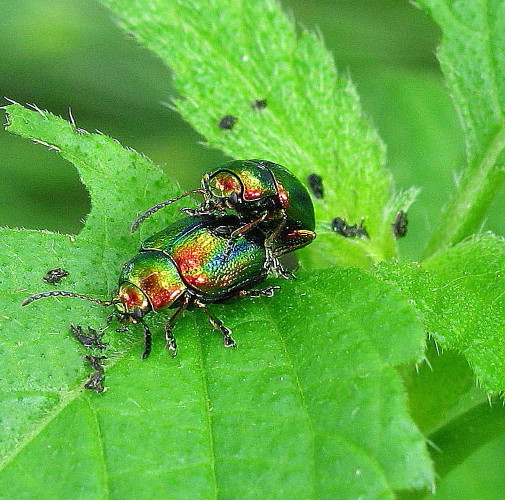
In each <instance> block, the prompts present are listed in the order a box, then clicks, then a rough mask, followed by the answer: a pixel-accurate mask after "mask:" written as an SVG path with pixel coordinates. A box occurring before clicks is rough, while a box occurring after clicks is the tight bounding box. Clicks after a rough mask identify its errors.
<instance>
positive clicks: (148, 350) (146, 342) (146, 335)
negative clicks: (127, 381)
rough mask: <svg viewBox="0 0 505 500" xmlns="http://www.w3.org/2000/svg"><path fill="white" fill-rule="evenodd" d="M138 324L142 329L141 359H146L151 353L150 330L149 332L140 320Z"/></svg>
mask: <svg viewBox="0 0 505 500" xmlns="http://www.w3.org/2000/svg"><path fill="white" fill-rule="evenodd" d="M139 323H140V324H141V325H142V327H143V328H144V352H143V353H142V359H146V358H147V357H148V356H149V354H150V353H151V343H152V337H151V330H149V327H148V326H147V325H146V324H145V323H144V322H143V321H142V320H139Z"/></svg>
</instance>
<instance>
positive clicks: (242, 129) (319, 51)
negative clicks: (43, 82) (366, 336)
mask: <svg viewBox="0 0 505 500" xmlns="http://www.w3.org/2000/svg"><path fill="white" fill-rule="evenodd" d="M102 3H103V4H104V5H106V6H107V7H109V8H110V9H111V10H112V11H113V12H114V14H115V15H116V16H117V17H118V19H119V20H120V24H121V25H122V26H123V27H124V28H125V29H127V30H128V31H129V32H131V33H132V34H133V35H134V36H135V37H136V38H137V39H138V40H139V41H140V42H141V43H142V44H143V45H145V46H146V47H148V48H149V49H151V50H152V51H153V52H154V53H156V54H157V55H158V56H159V57H161V59H162V60H163V61H164V62H165V63H166V64H167V65H169V66H170V67H171V68H172V69H173V70H174V83H175V86H176V88H177V90H178V91H179V93H180V95H181V96H182V99H176V100H175V105H176V109H177V110H178V111H179V112H180V113H181V114H182V116H183V117H184V118H185V119H186V120H188V121H189V123H191V124H192V125H193V127H195V129H196V130H197V131H198V132H200V133H201V134H202V135H203V136H204V137H205V139H206V141H207V142H208V144H210V145H211V146H213V147H217V148H220V149H222V150H223V151H224V152H225V153H226V154H229V155H230V156H232V157H235V158H239V159H241V158H251V157H258V158H266V159H269V160H272V161H276V162H279V163H281V164H283V165H285V166H287V167H288V168H289V169H290V170H291V171H292V172H293V173H294V174H295V175H297V176H298V177H299V178H300V179H301V180H302V181H304V182H305V180H306V179H307V176H308V175H310V174H312V173H317V174H319V175H320V176H322V178H323V183H324V190H325V196H324V199H322V200H315V205H316V215H317V218H318V221H319V226H320V228H319V229H320V230H319V234H320V244H319V248H320V249H321V251H318V250H317V249H316V250H313V251H314V252H317V253H318V255H319V256H321V255H326V256H327V258H328V259H331V260H333V262H334V261H335V260H338V261H340V262H343V263H351V264H358V265H360V266H367V265H369V264H370V262H371V261H372V262H373V261H377V260H380V259H381V258H389V257H391V256H392V255H394V254H395V253H396V245H395V242H394V238H393V235H392V231H391V222H393V220H394V218H395V215H396V212H397V210H399V208H401V207H403V208H405V207H406V206H408V205H409V204H410V202H411V201H412V197H413V193H407V194H404V195H402V196H399V197H396V198H394V199H393V198H392V197H393V192H392V179H391V176H390V174H389V172H388V171H387V170H386V169H385V168H384V162H385V160H384V148H383V145H382V144H381V142H380V140H379V139H378V137H377V135H376V133H375V131H374V129H373V128H372V127H371V126H370V124H369V123H368V122H367V120H366V119H365V118H364V117H363V115H362V111H361V108H360V104H359V99H358V96H357V94H356V91H355V88H354V86H353V85H352V83H351V82H350V81H348V79H346V78H344V77H342V76H340V75H338V74H337V71H336V69H335V65H334V62H333V59H332V57H331V55H330V54H329V53H328V51H327V50H326V49H325V47H324V45H323V44H322V42H321V40H320V39H319V37H318V36H317V35H315V34H313V33H311V32H309V31H307V30H306V29H302V30H301V34H300V36H297V34H296V29H295V26H294V25H293V24H292V23H291V22H290V20H288V18H287V16H286V15H285V14H284V13H283V12H282V10H281V9H280V6H279V4H278V2H276V1H274V0H261V1H255V2H246V1H238V2H228V1H225V0H212V1H210V2H206V3H205V5H203V4H202V3H201V2H198V1H189V2H188V1H182V0H175V1H174V0H155V1H152V0H149V1H147V0H142V1H137V2H129V1H127V0H102ZM263 99H266V103H267V105H266V108H264V109H262V110H258V109H254V108H253V106H252V104H253V103H254V102H255V101H256V100H263ZM226 115H228V116H233V117H235V118H237V119H238V121H237V122H236V124H235V126H234V127H233V129H232V130H223V129H221V128H220V127H219V126H218V124H219V122H220V119H221V118H222V117H223V116H226ZM337 216H338V217H341V218H344V219H347V220H348V221H349V222H350V223H351V224H353V223H359V222H360V220H361V219H362V218H363V219H364V221H365V226H366V228H367V230H368V232H369V234H370V235H371V238H370V240H367V239H364V240H354V241H350V240H346V239H345V238H342V237H340V236H337V235H335V234H329V235H328V234H324V232H325V230H326V232H328V230H329V226H330V221H331V220H332V219H333V218H334V217H337ZM323 240H324V241H323ZM327 249H329V251H326V250H327ZM309 261H310V263H311V265H313V266H315V265H318V259H313V258H312V259H311V258H310V256H307V262H309Z"/></svg>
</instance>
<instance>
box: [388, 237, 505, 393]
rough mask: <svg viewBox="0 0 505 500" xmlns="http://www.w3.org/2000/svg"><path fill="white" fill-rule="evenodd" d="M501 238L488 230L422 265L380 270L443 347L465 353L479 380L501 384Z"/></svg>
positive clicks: (504, 255)
mask: <svg viewBox="0 0 505 500" xmlns="http://www.w3.org/2000/svg"><path fill="white" fill-rule="evenodd" d="M504 267H505V240H503V239H502V238H499V237H497V236H494V235H491V234H486V235H483V236H480V237H476V238H474V239H472V240H470V241H467V242H464V243H460V244H459V245H456V246H455V247H453V248H450V249H448V250H446V251H445V252H440V253H438V254H437V255H436V256H434V257H432V258H431V259H429V260H428V261H426V262H425V263H424V265H423V267H421V266H420V265H418V264H417V265H416V264H413V265H397V266H392V265H387V264H383V265H381V266H380V267H379V270H378V272H379V275H382V276H383V277H385V278H386V279H387V280H388V281H389V282H392V283H396V284H397V286H399V287H400V288H401V289H402V290H403V291H404V292H405V293H406V294H407V295H408V296H410V297H411V298H412V299H413V300H414V301H415V304H416V307H417V308H418V309H419V311H420V312H421V313H422V315H423V318H424V321H425V324H426V329H427V331H428V332H429V333H430V334H431V335H433V337H434V339H435V340H436V341H437V343H438V344H440V346H441V347H442V348H449V349H456V350H458V351H459V352H461V353H463V354H464V356H465V357H466V359H467V360H468V362H469V364H470V366H471V367H472V369H473V371H474V373H475V375H476V377H477V379H478V381H479V383H480V385H481V386H482V387H483V388H484V389H485V390H487V391H489V392H492V391H503V390H505V364H504V363H503V359H505V337H504V335H503V328H504V326H505V313H504V311H505V309H504V305H505V303H504V302H505V281H504V280H505V277H504V276H503V269H504Z"/></svg>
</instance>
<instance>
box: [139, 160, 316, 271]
mask: <svg viewBox="0 0 505 500" xmlns="http://www.w3.org/2000/svg"><path fill="white" fill-rule="evenodd" d="M190 194H200V195H202V196H203V202H202V203H201V205H200V206H199V207H198V208H196V209H195V210H192V209H188V208H184V209H182V210H181V211H183V212H185V213H187V214H192V215H196V214H215V215H223V214H226V213H228V212H229V211H232V213H235V214H236V215H237V216H238V217H239V220H240V224H239V226H238V227H237V228H236V229H235V230H234V231H233V233H232V235H231V238H230V244H231V242H232V241H233V240H234V239H236V238H239V237H240V236H241V235H243V234H245V233H247V232H248V231H251V230H253V229H259V230H260V231H261V232H262V233H263V235H264V236H265V248H266V251H267V267H268V268H269V269H271V270H272V271H273V272H275V273H277V274H279V275H281V276H283V277H288V276H289V273H286V271H285V270H284V269H283V267H282V266H281V264H280V263H279V261H278V257H280V256H281V255H283V254H285V253H288V252H293V251H294V250H297V249H298V248H302V247H304V246H306V245H308V244H309V243H311V242H312V241H313V240H314V238H315V237H316V233H315V232H314V229H315V217H314V206H313V204H312V200H311V198H310V195H309V193H308V191H307V189H306V188H305V187H304V186H303V185H302V183H301V182H300V181H299V180H298V179H297V178H296V177H295V176H294V175H293V174H292V173H291V172H289V171H288V170H287V169H285V168H284V167H283V166H281V165H278V164H277V163H273V162H271V161H267V160H234V161H230V162H227V163H224V164H223V165H221V166H219V167H218V168H217V169H215V170H213V171H212V172H210V173H208V174H205V175H204V176H203V177H202V187H201V188H199V189H193V190H191V191H188V192H186V193H183V194H182V195H180V196H176V197H175V198H171V199H170V200H166V201H164V202H162V203H158V204H157V205H155V206H154V207H152V208H150V209H149V210H147V211H146V212H144V213H143V214H142V215H141V216H140V217H139V218H138V219H137V220H136V221H135V222H134V223H133V225H132V228H131V230H132V232H133V231H135V230H136V229H137V228H138V226H139V225H140V224H141V223H142V222H143V221H144V220H145V219H147V218H148V217H149V216H151V215H152V214H154V213H155V212H157V211H158V210H160V209H161V208H163V207H166V206H167V205H170V204H171V203H173V202H174V201H177V200H179V199H181V198H183V197H184V196H187V195H190Z"/></svg>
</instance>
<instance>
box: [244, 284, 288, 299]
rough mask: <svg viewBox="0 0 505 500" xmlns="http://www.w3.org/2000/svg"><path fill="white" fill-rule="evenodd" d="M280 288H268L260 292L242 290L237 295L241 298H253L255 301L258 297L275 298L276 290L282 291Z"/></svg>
mask: <svg viewBox="0 0 505 500" xmlns="http://www.w3.org/2000/svg"><path fill="white" fill-rule="evenodd" d="M280 288H281V287H280V286H268V287H266V288H262V289H260V290H242V291H241V292H239V293H238V294H237V295H238V296H239V297H251V298H253V299H255V298H257V297H261V296H264V297H273V296H274V292H275V290H280Z"/></svg>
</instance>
